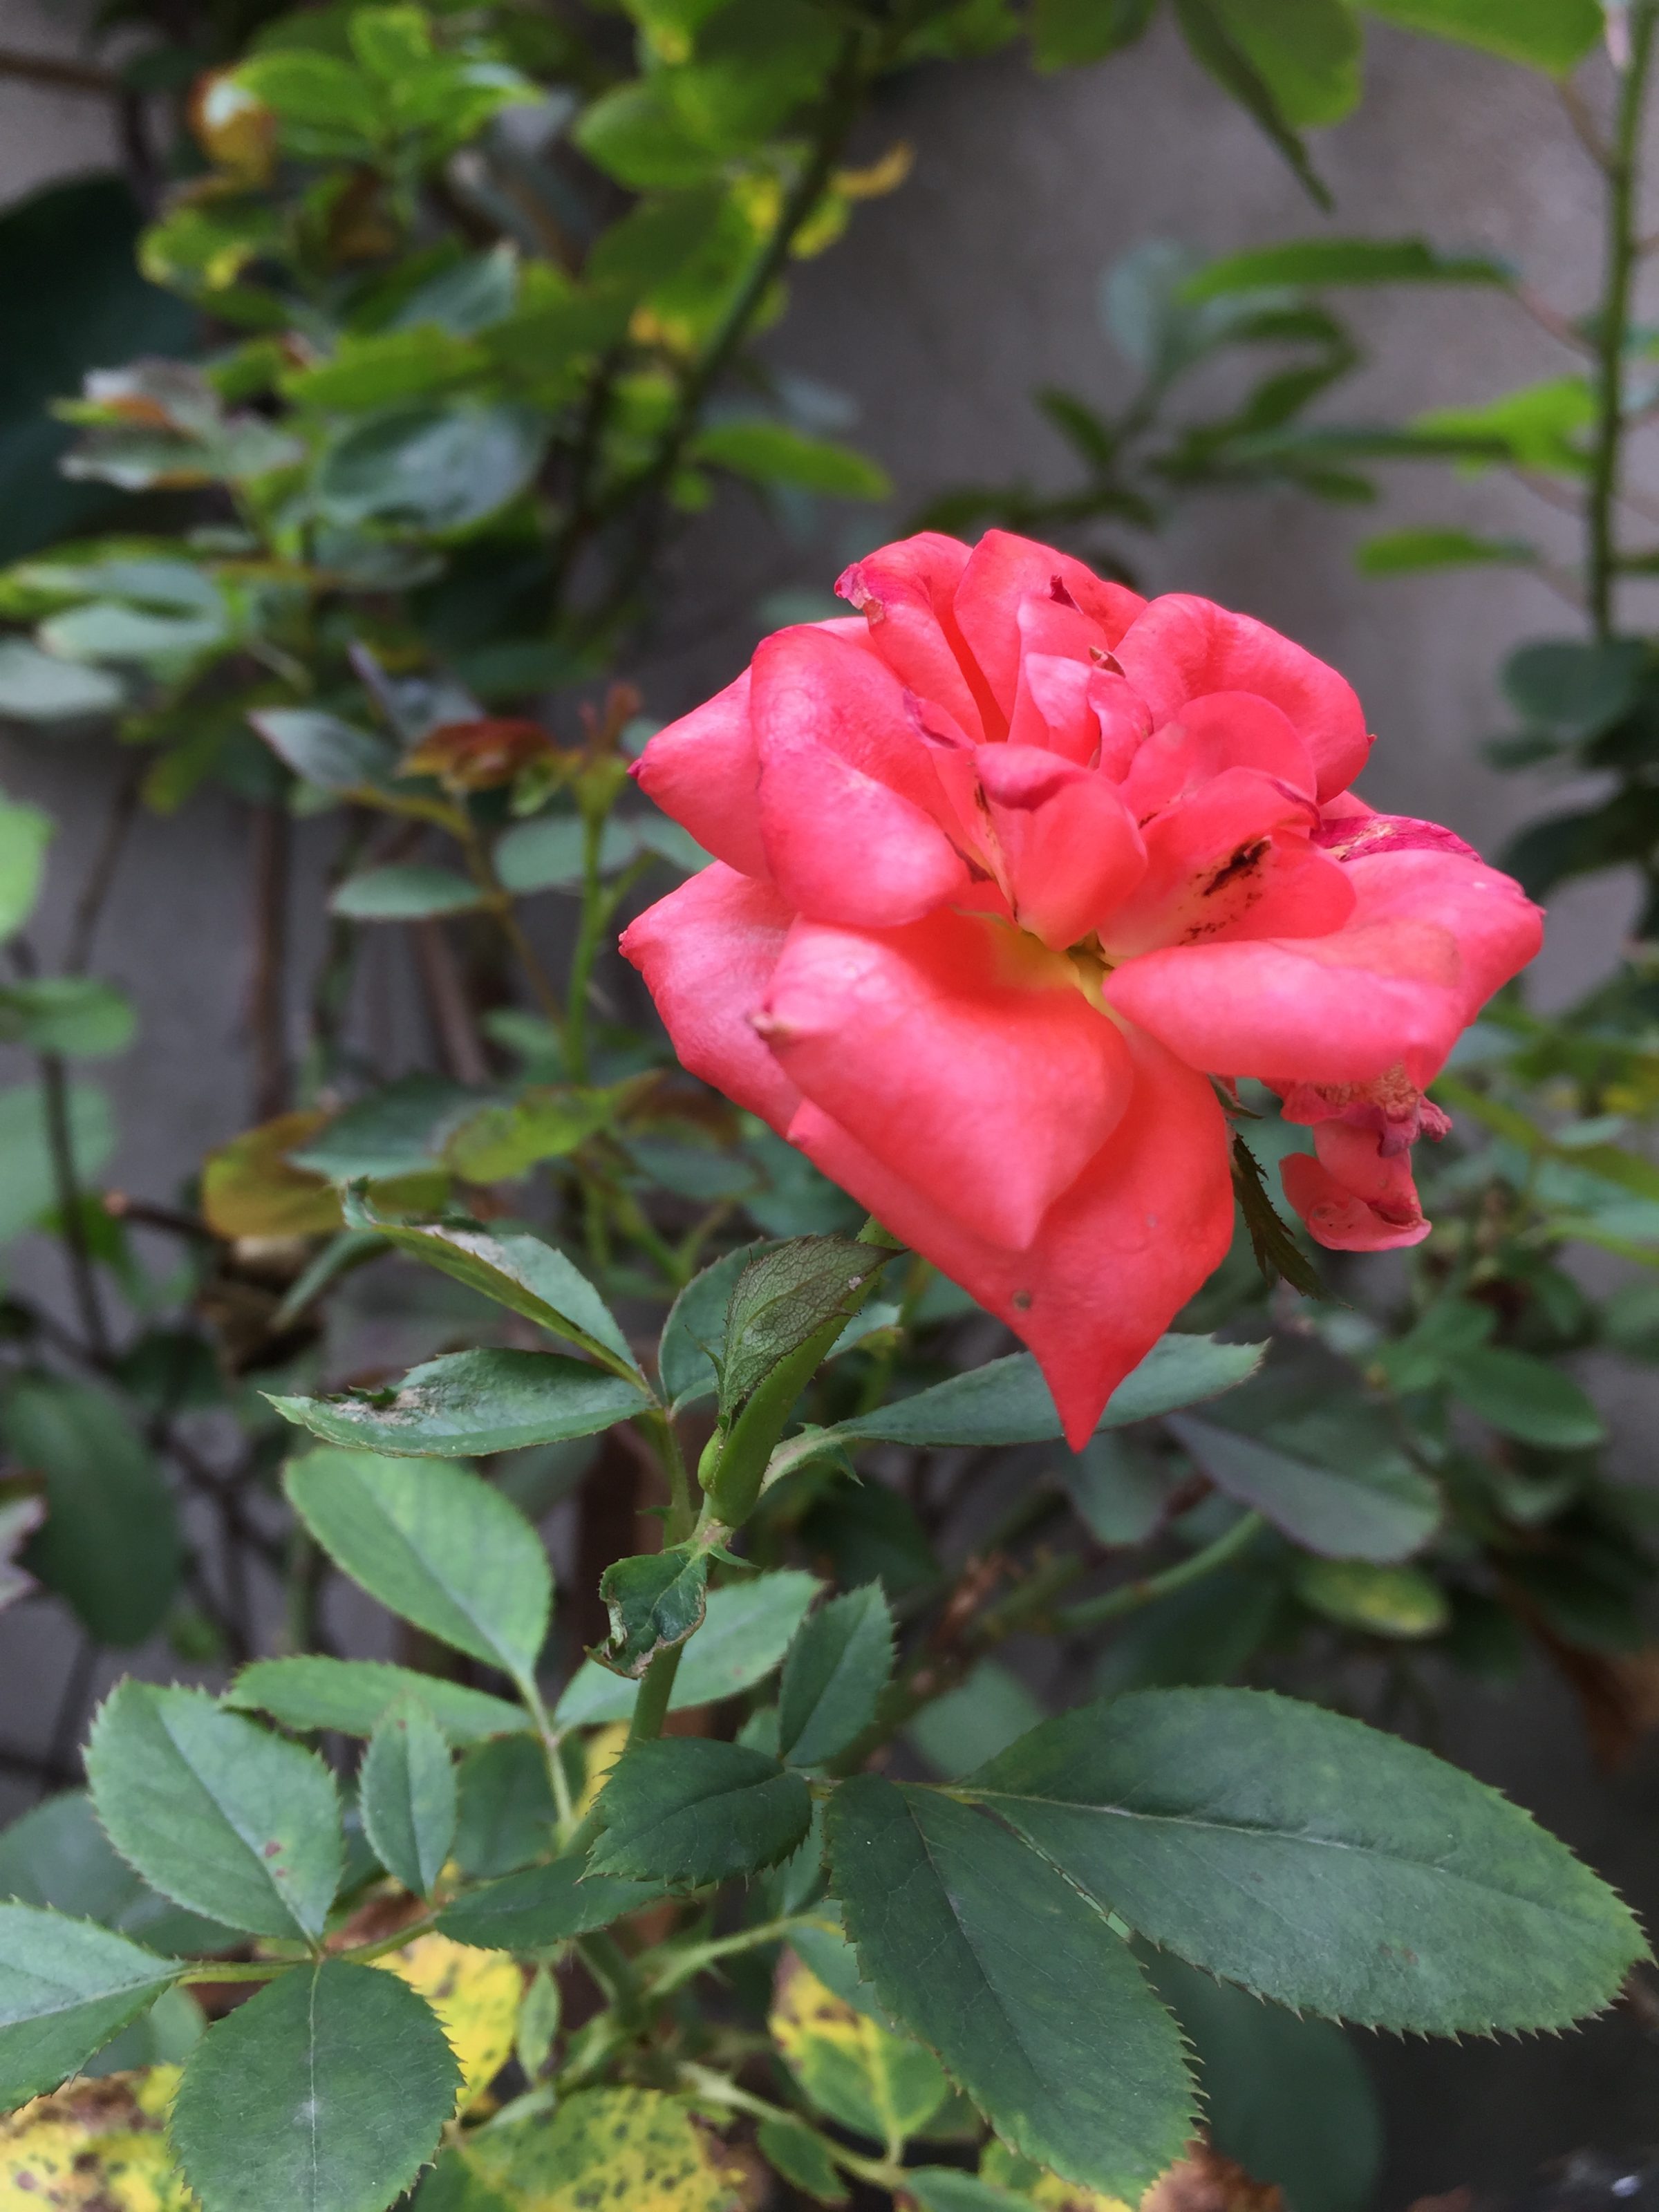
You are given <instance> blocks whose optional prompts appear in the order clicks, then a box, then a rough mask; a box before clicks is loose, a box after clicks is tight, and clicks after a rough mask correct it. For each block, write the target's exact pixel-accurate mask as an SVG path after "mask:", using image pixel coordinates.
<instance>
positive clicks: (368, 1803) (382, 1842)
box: [357, 1697, 456, 1897]
mask: <svg viewBox="0 0 1659 2212" xmlns="http://www.w3.org/2000/svg"><path fill="white" fill-rule="evenodd" d="M357 1802H358V1805H359V1808H361V1810H362V1816H363V1829H364V1832H365V1833H366V1834H367V1836H368V1840H369V1842H370V1843H371V1844H373V1846H374V1855H375V1857H377V1858H378V1859H379V1860H380V1864H381V1865H382V1866H383V1867H384V1868H385V1869H386V1872H387V1873H388V1874H390V1875H395V1876H396V1878H397V1879H398V1881H400V1882H402V1884H403V1886H404V1888H405V1889H406V1890H408V1891H410V1893H411V1894H412V1895H414V1896H416V1897H429V1896H430V1895H431V1894H432V1889H433V1885H434V1883H435V1881H437V1879H438V1876H439V1875H440V1874H441V1872H442V1871H443V1864H444V1861H445V1860H446V1859H447V1857H449V1852H450V1847H451V1845H452V1844H453V1843H454V1840H455V1808H456V1791H455V1770H454V1768H453V1765H451V1764H450V1758H449V1746H448V1745H447V1743H446V1742H445V1741H444V1738H443V1735H442V1733H441V1730H440V1729H439V1727H438V1723H436V1721H435V1720H434V1719H433V1717H432V1716H431V1714H430V1713H429V1712H428V1711H427V1709H426V1707H425V1706H424V1705H422V1704H421V1702H420V1701H419V1699H416V1698H412V1697H409V1698H400V1699H398V1703H397V1704H396V1705H392V1706H391V1707H389V1708H388V1709H387V1711H386V1712H385V1713H383V1714H382V1715H381V1717H380V1723H379V1725H378V1726H377V1727H376V1729H375V1730H374V1735H373V1736H372V1737H371V1738H370V1740H369V1746H368V1751H367V1752H366V1753H364V1754H363V1764H362V1773H361V1775H360V1776H359V1778H358V1793H357Z"/></svg>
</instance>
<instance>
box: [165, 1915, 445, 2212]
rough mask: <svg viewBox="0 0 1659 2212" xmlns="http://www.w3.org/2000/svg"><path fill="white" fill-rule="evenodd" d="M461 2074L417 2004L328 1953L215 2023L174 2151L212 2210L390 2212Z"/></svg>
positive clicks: (387, 1978)
mask: <svg viewBox="0 0 1659 2212" xmlns="http://www.w3.org/2000/svg"><path fill="white" fill-rule="evenodd" d="M460 2079H461V2076H460V2069H459V2066H458V2065H457V2063H456V2062H455V2058H454V2055H453V2052H452V2051H451V2050H450V2048H449V2045H448V2044H447V2042H446V2040H445V2039H444V2034H443V2031H442V2029H441V2027H439V2025H438V2022H437V2020H436V2018H435V2015H434V2013H433V2010H432V2008H431V2006H430V2005H428V2003H427V2002H425V2000H424V1999H423V1998H421V1997H418V1996H416V1994H415V1992H414V1991H413V1990H411V1989H410V1988H408V1987H407V1986H406V1985H405V1984H404V1983H403V1982H402V1981H400V1980H399V1979H398V1978H397V1976H396V1975H395V1974H389V1973H380V1972H376V1971H375V1970H374V1967H372V1966H349V1965H348V1964H346V1962H345V1961H344V1960H339V1959H330V1960H325V1961H324V1963H323V1964H322V1965H321V1966H318V1967H316V1968H315V1969H314V1970H313V1969H312V1968H310V1967H306V1966H299V1967H295V1969H294V1970H293V1972H289V1973H286V1974H284V1975H283V1977H282V1978H281V1979H280V1980H278V1981H275V1982H273V1983H271V1984H270V1985H269V1986H268V1987H266V1988H265V1989H263V1990H260V1991H259V1992H258V1995H257V1996H253V1997H251V1998H250V1999H249V2000H248V2002H246V2004H244V2005H239V2006H238V2007H237V2008H236V2010H235V2011H234V2012H233V2013H231V2014H230V2015H228V2018H226V2019H224V2020H222V2021H220V2022H219V2024H218V2025H217V2027H212V2028H210V2029H209V2031H208V2033H207V2034H206V2035H205V2036H204V2038H203V2039H202V2041H201V2042H200V2044H199V2045H197V2048H196V2051H195V2052H194V2053H193V2055H192V2056H191V2061H190V2063H189V2064H188V2066H187V2067H186V2068H185V2078H184V2080H183V2081H182V2082H181V2083H180V2084H179V2094H178V2098H177V2100H176V2101H175V2103H174V2105H173V2121H172V2128H171V2134H172V2139H173V2149H174V2151H175V2153H176V2154H177V2155H178V2159H179V2164H180V2166H182V2167H183V2168H184V2172H185V2179H186V2180H187V2181H188V2182H189V2184H190V2185H191V2188H192V2189H193V2190H194V2191H196V2193H197V2196H198V2197H200V2198H201V2200H202V2203H203V2204H204V2207H205V2208H206V2212H384V2208H385V2207H386V2205H388V2204H390V2203H392V2201H393V2199H394V2198H396V2197H399V2196H401V2195H402V2193H403V2191H404V2190H406V2189H407V2188H409V2186H410V2184H411V2183H412V2182H413V2181H414V2179H415V2178H416V2174H418V2173H419V2172H420V2170H421V2168H422V2166H424V2165H425V2164H426V2162H427V2161H428V2159H430V2158H431V2156H432V2155H433V2154H434V2152H435V2150H436V2148H437V2147H438V2137H439V2133H440V2131H441V2129H442V2127H443V2125H444V2123H445V2122H446V2121H447V2119H448V2118H449V2117H450V2115H451V2114H452V2113H453V2111H454V2109H455V2098H456V2093H457V2091H458V2090H459V2087H460Z"/></svg>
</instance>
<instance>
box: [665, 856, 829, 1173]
mask: <svg viewBox="0 0 1659 2212" xmlns="http://www.w3.org/2000/svg"><path fill="white" fill-rule="evenodd" d="M793 919H794V916H793V913H792V911H791V909H790V908H789V906H788V903H787V901H785V900H784V899H782V898H781V897H780V896H779V895H778V893H777V892H776V891H775V890H773V889H772V888H771V886H770V885H769V884H759V883H756V882H755V881H754V880H753V879H752V878H750V877H748V876H744V875H740V874H738V872H737V870H736V869H734V868H729V867H727V866H725V864H724V863H723V862H721V861H719V860H716V861H714V863H713V864H712V866H708V867H707V868H704V869H702V870H701V871H700V872H699V873H698V874H696V875H695V876H692V877H690V878H689V879H688V880H687V881H686V882H684V883H683V884H681V885H680V887H679V889H678V890H675V891H670V893H669V894H668V896H667V897H666V898H663V899H659V900H658V901H657V903H656V904H655V906H653V907H647V909H646V911H645V912H644V913H643V914H642V915H641V916H640V918H639V920H638V921H635V922H631V923H630V924H629V927H628V928H627V929H626V930H624V931H623V938H622V951H623V957H624V958H626V959H629V960H631V961H632V962H633V963H634V965H635V967H636V968H637V969H639V971H640V973H641V975H643V976H644V978H645V981H646V985H647V988H648V989H649V991H650V993H651V996H652V998H653V1000H655V1001H656V1006H657V1012H659V1014H660V1015H661V1016H662V1018H663V1023H664V1026H665V1028H666V1030H667V1031H668V1035H669V1039H670V1042H671V1043H672V1045H673V1047H674V1050H675V1052H676V1053H677V1054H678V1056H679V1060H680V1062H681V1064H682V1066H684V1067H687V1068H689V1069H690V1072H691V1073H692V1074H693V1075H700V1076H701V1077H702V1079H703V1081H704V1082H705V1083H712V1084H713V1085H714V1088H715V1089H716V1090H717V1091H724V1092H725V1093H726V1097H728V1098H730V1099H732V1100H733V1101H734V1102H735V1103H737V1104H738V1105H739V1106H743V1107H746V1108H747V1109H748V1110H749V1112H750V1113H751V1114H758V1115H760V1117H761V1119H762V1120H763V1121H769V1122H770V1123H771V1125H772V1127H774V1128H775V1129H776V1130H778V1131H779V1132H780V1133H782V1132H783V1131H785V1130H787V1127H788V1126H789V1121H790V1119H791V1116H792V1115H793V1114H794V1111H795V1109H796V1108H797V1107H798V1106H799V1103H800V1093H799V1091H797V1089H796V1088H795V1086H794V1085H793V1083H792V1082H791V1081H790V1080H789V1078H788V1077H787V1075H786V1074H785V1073H784V1072H783V1070H782V1068H781V1067H780V1066H779V1065H778V1063H777V1061H776V1060H775V1058H774V1057H773V1055H772V1054H770V1053H769V1051H768V1050H767V1049H766V1047H765V1046H764V1045H763V1043H762V1042H761V1041H760V1039H759V1038H758V1037H757V1036H756V1034H755V1030H754V1025H753V1016H754V1014H755V1012H756V1010H757V1008H758V1007H759V1006H760V1005H761V1003H762V1001H763V1000H764V998H765V996H766V992H767V987H768V986H769V983H770V982H771V980H772V971H773V969H774V968H775V966H776V965H777V960H778V955H779V954H780V952H781V951H782V950H783V943H784V939H785V937H786V936H787V933H788V930H789V926H790V924H791V922H792V921H793Z"/></svg>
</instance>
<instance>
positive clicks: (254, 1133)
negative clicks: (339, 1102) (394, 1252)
mask: <svg viewBox="0 0 1659 2212" xmlns="http://www.w3.org/2000/svg"><path fill="white" fill-rule="evenodd" d="M327 1119H328V1116H327V1115H325V1114H279V1115H277V1116H276V1120H275V1121H262V1122H261V1123H260V1125H259V1127H258V1128H257V1129H248V1130H245V1131H244V1133H242V1135H240V1137H233V1138H232V1139H231V1140H230V1142H229V1143H228V1145H221V1146H220V1147H219V1149H218V1151H217V1152H210V1153H209V1154H208V1156H207V1158H206V1159H205V1160H204V1162H203V1164H202V1211H203V1212H204V1214H205V1215H206V1216H207V1222H208V1226H209V1228H210V1229H211V1230H212V1231H214V1232H215V1234H216V1235H217V1236H220V1237H325V1236H327V1235H328V1233H329V1232H330V1231H331V1230H335V1229H337V1228H338V1227H339V1226H340V1201H339V1199H338V1198H337V1196H336V1194H335V1193H334V1192H333V1191H332V1190H331V1188H329V1185H328V1182H327V1181H326V1179H325V1177H324V1176H319V1175H313V1174H312V1173H311V1172H310V1170H308V1169H306V1168H296V1167H290V1166H289V1163H288V1159H287V1157H286V1156H287V1154H289V1152H292V1151H293V1150H294V1149H295V1146H298V1145H302V1144H304V1142H305V1140H306V1139H307V1137H310V1136H313V1135H314V1134H315V1133H316V1132H317V1131H318V1130H319V1129H320V1128H321V1127H322V1126H323V1124H324V1122H325V1121H326V1120H327Z"/></svg>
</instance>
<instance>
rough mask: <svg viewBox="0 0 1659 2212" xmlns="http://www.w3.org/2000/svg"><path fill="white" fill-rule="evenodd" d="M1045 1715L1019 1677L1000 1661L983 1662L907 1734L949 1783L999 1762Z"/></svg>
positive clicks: (930, 1707) (918, 1717)
mask: <svg viewBox="0 0 1659 2212" xmlns="http://www.w3.org/2000/svg"><path fill="white" fill-rule="evenodd" d="M1042 1717H1043V1715H1042V1706H1041V1705H1038V1703H1037V1701H1036V1699H1035V1698H1034V1697H1033V1696H1032V1695H1031V1693H1030V1691H1029V1690H1028V1689H1027V1688H1026V1686H1025V1685H1024V1682H1022V1681H1021V1680H1020V1679H1019V1677H1018V1674H1012V1673H1011V1672H1010V1671H1009V1669H1008V1668H1006V1667H1005V1666H1003V1665H1002V1664H1001V1663H1000V1662H999V1661H997V1660H995V1659H981V1661H980V1662H979V1664H978V1665H977V1666H976V1667H975V1668H974V1670H973V1672H972V1673H971V1674H969V1677H968V1679H967V1680H966V1681H965V1682H959V1683H958V1684H957V1686H956V1688H955V1689H954V1690H947V1691H946V1692H945V1695H944V1696H943V1697H942V1698H935V1699H933V1701H932V1703H931V1704H929V1705H924V1706H923V1707H922V1709H921V1711H920V1712H919V1713H918V1714H917V1715H916V1717H915V1719H914V1720H913V1721H912V1722H911V1723H910V1724H909V1726H908V1728H907V1729H906V1730H905V1734H906V1735H907V1736H908V1738H909V1740H910V1741H911V1742H912V1743H913V1744H914V1745H915V1747H916V1749H917V1750H918V1751H919V1752H920V1753H921V1755H922V1757H923V1758H924V1759H926V1760H927V1764H928V1765H930V1766H931V1767H932V1768H933V1771H934V1772H935V1773H937V1774H942V1775H944V1776H945V1778H946V1780H947V1781H948V1780H954V1779H955V1778H956V1777H957V1775H958V1774H966V1773H967V1772H968V1771H969V1769H970V1768H972V1767H975V1766H982V1765H984V1764H985V1762H986V1760H987V1759H994V1758H995V1757H996V1755H997V1753H999V1752H1000V1751H1006V1749H1007V1748H1008V1746H1009V1745H1010V1744H1011V1743H1017V1742H1018V1741H1019V1739H1020V1737H1021V1736H1023V1735H1026V1734H1028V1733H1029V1732H1030V1729H1034V1728H1035V1727H1036V1724H1037V1723H1038V1722H1039V1721H1040V1720H1041V1719H1042Z"/></svg>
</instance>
